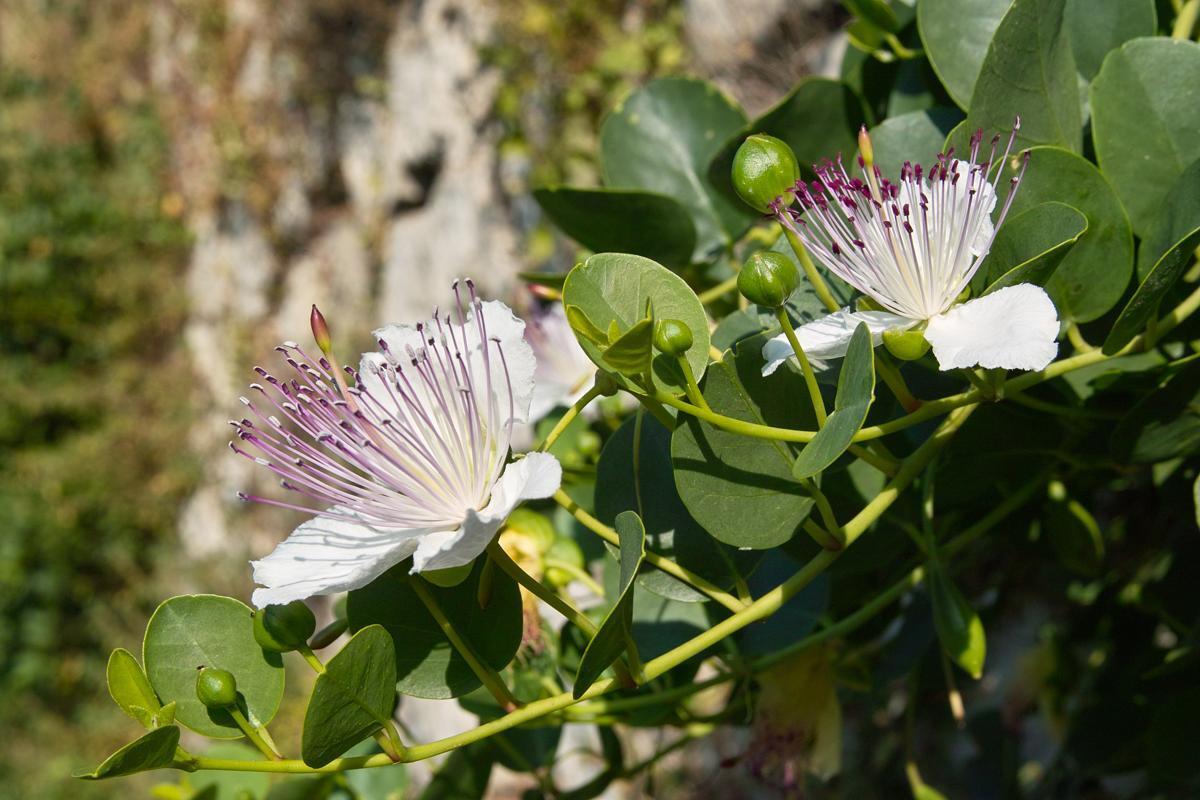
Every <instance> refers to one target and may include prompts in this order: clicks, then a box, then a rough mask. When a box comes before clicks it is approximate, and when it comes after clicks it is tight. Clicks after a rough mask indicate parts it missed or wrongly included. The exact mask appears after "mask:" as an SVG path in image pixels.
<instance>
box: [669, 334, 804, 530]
mask: <svg viewBox="0 0 1200 800" xmlns="http://www.w3.org/2000/svg"><path fill="white" fill-rule="evenodd" d="M775 324H776V325H778V323H775ZM764 339H765V337H763V336H755V337H752V338H750V339H748V340H746V341H744V342H741V343H740V344H739V345H738V347H737V355H736V357H727V358H726V359H725V360H724V361H722V362H720V363H719V364H714V365H713V367H712V369H711V370H710V371H709V373H708V378H707V379H706V380H705V382H704V399H705V400H707V401H708V404H709V406H710V407H711V408H712V410H713V411H715V412H717V413H718V414H724V415H725V416H728V417H733V418H734V419H741V420H745V421H746V422H756V423H760V424H763V423H765V424H769V425H784V426H796V427H808V428H809V429H812V427H813V425H814V419H813V416H812V408H811V404H810V403H809V402H808V390H807V388H806V387H805V385H804V381H803V379H802V378H801V377H800V376H799V375H798V374H797V373H796V372H795V371H794V370H791V369H781V370H778V371H777V372H776V373H775V374H774V375H771V376H769V377H766V378H764V377H763V376H762V364H763V360H762V344H763V341H764ZM797 452H798V450H797V449H796V447H795V446H793V445H788V444H786V443H784V442H775V441H770V440H767V439H754V438H750V437H746V436H739V435H737V434H734V433H730V432H728V431H724V430H721V429H720V428H716V427H714V426H712V425H709V424H708V423H706V422H701V421H700V420H697V419H695V418H692V417H688V418H686V419H685V420H682V421H681V424H680V425H679V426H678V427H677V428H676V429H675V433H674V435H673V436H672V437H671V460H672V463H673V465H674V468H675V470H674V472H675V486H676V488H677V489H678V490H679V497H680V499H681V500H682V501H683V504H684V505H685V506H687V509H688V511H689V512H690V513H691V515H692V517H694V518H695V520H696V521H697V522H699V523H700V524H701V525H702V526H703V527H704V529H705V530H707V531H708V532H709V533H711V534H712V535H713V537H714V538H716V539H718V540H719V541H722V542H725V543H726V544H729V545H732V546H734V547H748V548H752V549H755V550H764V549H767V548H772V547H776V546H778V545H780V544H783V543H784V542H786V541H788V540H789V539H791V538H792V536H793V535H794V534H795V533H796V531H797V530H798V529H799V526H800V524H801V523H802V522H803V521H804V520H805V519H806V518H807V517H808V515H809V512H811V511H812V508H813V499H812V497H811V496H810V495H809V494H808V492H806V491H805V490H804V488H803V486H801V484H800V483H799V482H797V481H796V480H795V479H794V478H793V477H792V463H793V461H794V460H795V457H796V453H797Z"/></svg>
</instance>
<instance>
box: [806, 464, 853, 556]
mask: <svg viewBox="0 0 1200 800" xmlns="http://www.w3.org/2000/svg"><path fill="white" fill-rule="evenodd" d="M801 484H802V485H803V486H804V488H805V489H807V490H808V493H809V494H810V495H812V498H813V502H814V503H816V506H817V511H818V512H819V513H820V515H821V519H822V520H824V522H825V530H826V531H828V533H829V534H830V536H832V537H833V546H832V547H831V546H829V545H828V544H821V546H822V547H825V548H826V549H829V550H841V549H842V547H843V546H845V537H844V536H843V534H842V526H841V525H839V524H838V521H837V515H836V514H834V513H833V506H832V505H830V503H829V499H828V498H827V497H825V494H824V492H822V491H821V490H820V488H818V487H817V483H816V481H813V480H805V481H801Z"/></svg>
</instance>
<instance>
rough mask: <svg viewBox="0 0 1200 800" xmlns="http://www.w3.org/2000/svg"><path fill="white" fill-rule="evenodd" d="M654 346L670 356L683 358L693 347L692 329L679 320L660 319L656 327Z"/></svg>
mask: <svg viewBox="0 0 1200 800" xmlns="http://www.w3.org/2000/svg"><path fill="white" fill-rule="evenodd" d="M654 346H655V347H657V348H658V349H659V350H660V351H662V352H664V353H666V354H667V355H669V356H677V357H678V356H681V355H683V354H684V353H686V352H687V351H688V348H690V347H691V346H692V329H691V328H689V327H688V326H687V324H686V323H684V322H681V321H680V320H677V319H660V320H659V321H658V322H657V323H655V325H654Z"/></svg>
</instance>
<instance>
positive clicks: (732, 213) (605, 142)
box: [600, 78, 754, 261]
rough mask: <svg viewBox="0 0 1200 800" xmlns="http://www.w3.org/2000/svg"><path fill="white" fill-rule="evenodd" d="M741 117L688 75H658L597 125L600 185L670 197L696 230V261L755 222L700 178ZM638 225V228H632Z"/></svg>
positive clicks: (734, 107)
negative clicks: (601, 178) (600, 173)
mask: <svg viewBox="0 0 1200 800" xmlns="http://www.w3.org/2000/svg"><path fill="white" fill-rule="evenodd" d="M745 124H746V115H745V114H744V113H743V112H742V110H741V109H740V108H738V106H737V105H736V104H735V103H734V102H733V101H732V100H730V99H729V98H728V97H726V96H725V95H724V94H722V93H721V92H720V91H719V90H718V89H717V88H716V87H715V86H713V85H712V84H710V83H706V82H705V81H701V80H696V79H694V78H660V79H659V80H655V81H651V82H650V83H648V84H647V85H646V86H644V87H643V88H641V89H639V90H638V91H636V92H634V93H633V94H632V95H630V96H629V97H628V98H626V99H625V101H624V102H622V103H621V104H620V105H618V106H617V107H616V108H615V109H613V111H612V113H610V114H609V115H608V117H606V118H605V120H604V124H603V125H602V127H601V128H600V158H601V162H602V164H603V169H604V183H605V185H607V186H610V187H613V188H617V189H644V190H646V191H648V192H655V193H658V194H662V195H666V196H667V197H671V198H674V199H675V200H677V201H679V202H680V203H681V204H683V205H684V206H685V207H686V208H687V210H688V212H689V213H690V214H691V217H692V223H693V224H694V225H695V232H696V247H695V252H694V260H696V261H702V260H704V259H705V258H706V257H708V255H709V254H710V253H711V252H712V251H714V250H717V249H719V248H721V247H724V246H726V245H728V244H729V243H730V242H732V241H733V240H734V239H735V238H737V236H738V235H740V234H741V232H742V231H744V230H745V229H746V226H747V225H748V224H749V221H750V220H751V219H753V218H754V214H753V212H751V211H750V210H749V209H747V208H746V207H745V206H743V205H741V204H740V203H737V202H734V201H733V200H731V199H729V198H727V197H723V196H722V195H721V194H719V193H718V192H717V191H716V190H714V189H713V188H712V187H711V186H710V185H709V184H708V183H707V181H706V179H705V176H706V174H707V170H708V163H709V161H710V160H711V159H712V157H713V155H714V154H715V153H716V151H717V149H718V148H719V147H720V146H721V145H722V144H723V143H724V142H725V141H726V140H727V139H728V138H729V137H730V136H731V135H732V134H733V133H734V131H737V130H738V129H740V128H741V127H742V126H743V125H745ZM638 224H644V223H638Z"/></svg>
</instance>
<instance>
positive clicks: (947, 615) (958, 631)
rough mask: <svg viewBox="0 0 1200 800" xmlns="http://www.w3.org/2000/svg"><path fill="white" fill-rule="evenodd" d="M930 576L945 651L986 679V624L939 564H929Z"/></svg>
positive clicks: (931, 596)
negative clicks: (984, 674)
mask: <svg viewBox="0 0 1200 800" xmlns="http://www.w3.org/2000/svg"><path fill="white" fill-rule="evenodd" d="M928 573H929V574H928V576H927V580H928V582H929V599H930V601H931V602H932V604H933V623H934V627H936V628H937V634H938V640H939V641H940V642H941V643H942V650H944V651H945V653H946V655H947V656H949V657H950V660H951V661H953V662H954V663H955V664H957V665H958V666H960V667H962V669H963V670H964V671H965V672H966V673H967V674H968V675H970V676H971V677H972V678H975V679H976V680H978V679H979V677H980V676H981V675H983V662H984V659H985V657H986V655H987V641H986V638H985V637H984V632H983V622H981V621H980V619H979V615H978V614H976V613H975V609H973V608H971V604H970V603H968V602H967V600H966V598H964V597H963V596H962V593H961V592H959V591H958V587H957V586H955V585H954V582H953V581H951V580H950V576H949V575H947V574H946V573H945V570H944V569H943V567H942V566H941V565H940V564H938V563H936V562H930V564H929V568H928Z"/></svg>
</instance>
